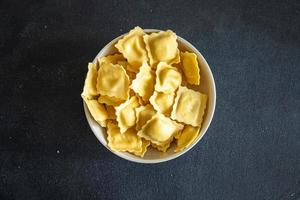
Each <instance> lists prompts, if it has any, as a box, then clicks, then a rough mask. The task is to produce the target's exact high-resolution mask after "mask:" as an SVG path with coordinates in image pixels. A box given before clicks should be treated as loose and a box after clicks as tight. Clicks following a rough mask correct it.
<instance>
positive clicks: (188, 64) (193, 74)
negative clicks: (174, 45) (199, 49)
mask: <svg viewBox="0 0 300 200" xmlns="http://www.w3.org/2000/svg"><path fill="white" fill-rule="evenodd" d="M180 57H181V62H182V71H183V73H184V76H185V77H186V81H187V82H188V83H189V84H192V85H199V84H200V68H199V66H198V61H197V55H196V54H194V53H189V52H187V51H186V52H180Z"/></svg>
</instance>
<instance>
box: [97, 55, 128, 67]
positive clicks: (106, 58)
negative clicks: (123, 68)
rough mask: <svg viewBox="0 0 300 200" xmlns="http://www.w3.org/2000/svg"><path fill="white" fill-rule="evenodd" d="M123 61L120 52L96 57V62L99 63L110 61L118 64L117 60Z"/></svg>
mask: <svg viewBox="0 0 300 200" xmlns="http://www.w3.org/2000/svg"><path fill="white" fill-rule="evenodd" d="M122 61H125V58H124V57H123V56H122V54H119V53H116V54H113V55H108V56H104V57H102V58H99V59H98V64H99V65H101V64H102V63H104V62H106V63H111V64H114V65H115V64H119V62H122Z"/></svg>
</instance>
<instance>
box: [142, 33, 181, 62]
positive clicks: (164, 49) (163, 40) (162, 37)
mask: <svg viewBox="0 0 300 200" xmlns="http://www.w3.org/2000/svg"><path fill="white" fill-rule="evenodd" d="M144 41H145V43H146V49H147V52H148V56H149V58H150V64H151V66H153V67H155V66H156V64H157V63H159V62H160V61H161V62H166V63H168V64H172V63H179V62H180V55H179V50H178V43H177V36H176V34H175V33H174V32H172V31H170V30H168V31H160V32H158V33H151V34H150V35H144Z"/></svg>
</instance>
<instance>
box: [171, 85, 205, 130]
mask: <svg viewBox="0 0 300 200" xmlns="http://www.w3.org/2000/svg"><path fill="white" fill-rule="evenodd" d="M206 102H207V96H206V95H205V94H202V93H200V92H196V91H194V90H191V89H188V88H186V87H181V86H180V87H179V89H178V90H177V93H176V98H175V102H174V105H173V110H172V113H171V118H172V119H173V120H176V121H178V122H182V123H185V124H189V125H192V126H198V127H201V123H202V119H203V115H204V111H205V108H206Z"/></svg>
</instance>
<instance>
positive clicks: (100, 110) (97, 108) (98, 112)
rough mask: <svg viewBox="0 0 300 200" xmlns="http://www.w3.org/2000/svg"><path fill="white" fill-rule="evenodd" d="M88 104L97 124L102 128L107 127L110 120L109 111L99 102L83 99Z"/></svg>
mask: <svg viewBox="0 0 300 200" xmlns="http://www.w3.org/2000/svg"><path fill="white" fill-rule="evenodd" d="M83 100H84V102H85V103H86V105H87V107H88V109H89V111H90V113H91V115H92V117H93V118H94V120H95V121H96V122H98V123H99V124H100V125H101V126H103V127H106V120H107V119H108V114H107V111H106V109H105V107H104V105H103V104H100V103H99V102H98V101H97V100H94V99H92V100H90V99H86V98H83Z"/></svg>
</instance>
